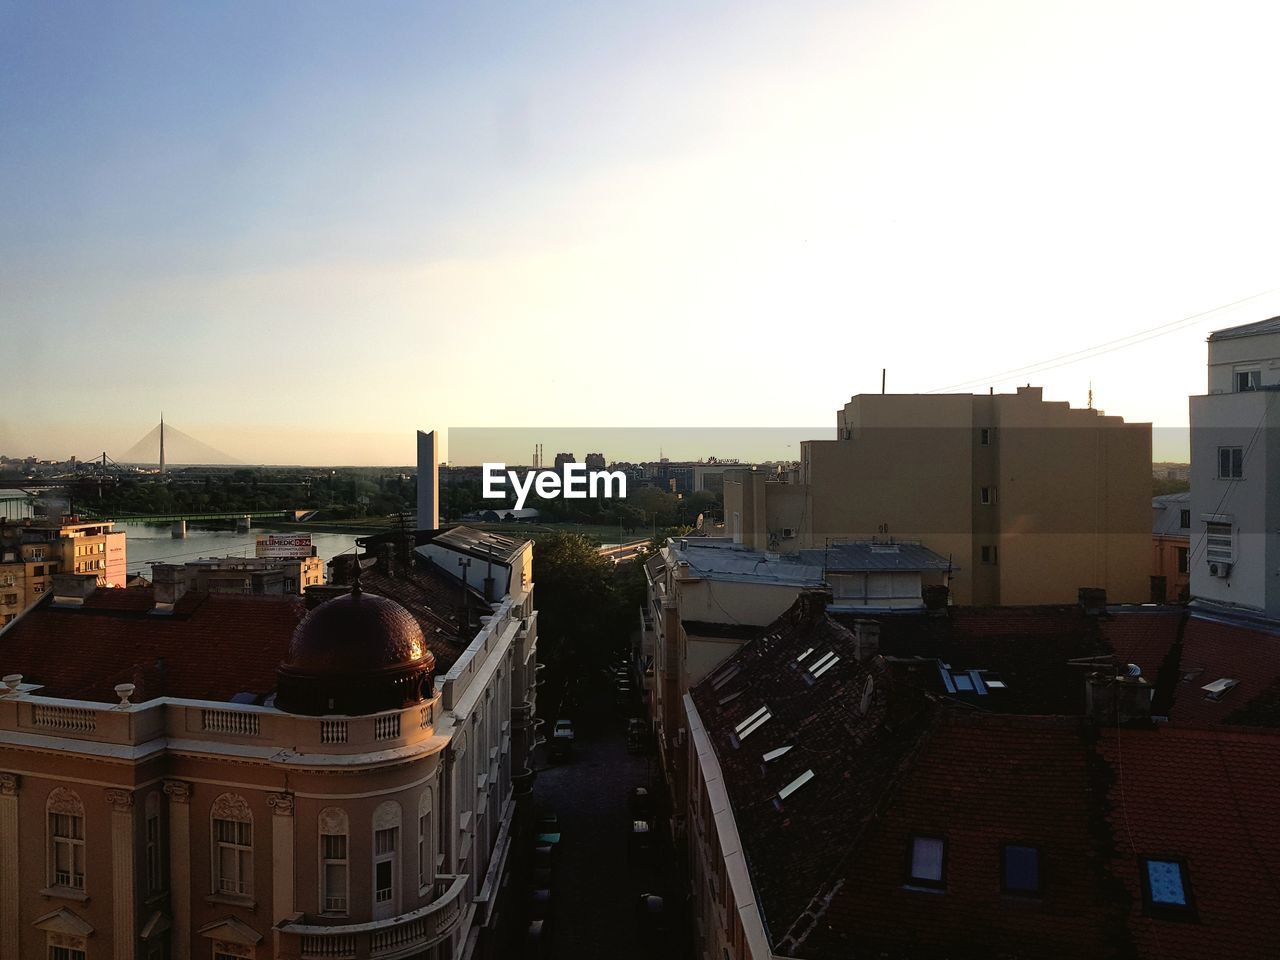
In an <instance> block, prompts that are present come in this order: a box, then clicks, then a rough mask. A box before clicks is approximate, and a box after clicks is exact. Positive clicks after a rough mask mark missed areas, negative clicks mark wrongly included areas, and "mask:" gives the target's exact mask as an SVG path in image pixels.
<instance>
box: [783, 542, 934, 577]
mask: <svg viewBox="0 0 1280 960" xmlns="http://www.w3.org/2000/svg"><path fill="white" fill-rule="evenodd" d="M800 558H801V559H802V560H803V561H804V562H805V563H811V564H815V565H817V566H819V567H823V568H825V569H826V570H828V571H834V572H836V573H844V572H851V573H853V572H862V571H879V570H902V571H913V570H946V569H948V568H949V567H950V566H951V561H949V560H948V559H947V558H946V557H944V556H941V555H939V554H937V553H934V552H933V551H932V550H930V549H929V548H928V547H926V546H924V545H923V544H919V543H875V542H872V541H862V542H858V543H838V544H832V545H831V546H830V547H827V548H826V549H825V550H801V551H800Z"/></svg>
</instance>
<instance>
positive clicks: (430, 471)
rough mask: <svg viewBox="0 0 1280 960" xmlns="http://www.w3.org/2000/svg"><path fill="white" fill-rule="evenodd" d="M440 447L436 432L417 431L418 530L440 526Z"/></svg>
mask: <svg viewBox="0 0 1280 960" xmlns="http://www.w3.org/2000/svg"><path fill="white" fill-rule="evenodd" d="M439 465H440V446H439V442H438V441H437V439H436V432H435V431H434V430H432V431H431V432H430V433H423V432H422V431H421V430H419V431H418V529H419V530H434V529H435V528H436V527H438V526H440V484H439V481H438V476H437V475H438V473H439Z"/></svg>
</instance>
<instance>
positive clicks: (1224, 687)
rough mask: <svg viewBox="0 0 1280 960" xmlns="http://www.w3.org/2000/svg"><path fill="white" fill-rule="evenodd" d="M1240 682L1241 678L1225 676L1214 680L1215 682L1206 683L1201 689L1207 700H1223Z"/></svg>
mask: <svg viewBox="0 0 1280 960" xmlns="http://www.w3.org/2000/svg"><path fill="white" fill-rule="evenodd" d="M1239 682H1240V681H1239V680H1233V679H1231V678H1230V677H1223V678H1222V679H1221V680H1215V681H1213V683H1206V684H1205V685H1204V686H1203V687H1201V688H1200V689H1201V690H1203V691H1204V698H1205V699H1206V700H1215V701H1216V700H1221V699H1222V698H1223V697H1225V696H1226V695H1227V694H1228V693H1230V692H1231V690H1232V688H1233V687H1235V686H1236V684H1238V683H1239Z"/></svg>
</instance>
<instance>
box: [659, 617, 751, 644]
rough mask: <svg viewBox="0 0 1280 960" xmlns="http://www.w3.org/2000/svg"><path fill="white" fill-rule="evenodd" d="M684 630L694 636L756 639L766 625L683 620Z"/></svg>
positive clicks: (681, 622)
mask: <svg viewBox="0 0 1280 960" xmlns="http://www.w3.org/2000/svg"><path fill="white" fill-rule="evenodd" d="M680 624H681V626H683V627H684V632H685V633H686V634H688V635H689V636H694V637H716V638H720V637H723V638H724V639H726V640H754V639H755V638H756V637H758V636H760V634H761V632H762V631H763V630H764V627H753V626H751V625H750V624H746V623H711V622H710V621H707V620H681V621H680Z"/></svg>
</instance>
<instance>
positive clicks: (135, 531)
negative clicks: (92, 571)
mask: <svg viewBox="0 0 1280 960" xmlns="http://www.w3.org/2000/svg"><path fill="white" fill-rule="evenodd" d="M23 495H24V494H23V492H22V491H21V490H11V489H5V490H0V501H3V500H5V499H6V498H17V497H22V496H23ZM6 507H7V508H8V509H6ZM6 514H8V516H9V518H10V519H15V520H16V519H19V518H22V517H29V516H31V511H30V510H29V509H27V508H26V506H25V504H17V503H13V502H12V501H11V502H10V503H8V504H2V503H0V517H2V516H5V515H6ZM115 529H116V530H123V531H124V532H125V533H126V534H128V539H127V540H126V541H125V563H126V568H127V570H128V572H129V573H130V574H135V573H140V574H142V575H143V576H144V577H146V578H147V579H150V578H151V564H152V563H184V562H186V561H187V560H198V559H200V558H201V557H252V556H253V554H254V549H255V547H256V546H257V535H258V534H260V533H285V532H287V533H299V532H304V533H305V532H310V533H311V542H312V544H313V545H314V546H315V547H316V552H317V553H318V554H319V555H320V556H322V557H324V558H325V559H326V560H329V559H332V558H333V557H336V556H337V555H338V554H340V553H347V552H349V551H351V550H353V549H355V545H356V537H357V536H363V535H365V534H358V533H354V532H348V533H338V532H334V531H332V530H325V531H314V530H313V531H307V530H306V528H305V527H303V528H299V527H296V526H295V527H288V528H284V527H276V526H271V525H269V524H267V525H263V526H257V525H255V526H254V528H253V529H252V530H250V531H249V532H248V533H236V532H235V531H234V530H232V529H229V528H228V526H227V525H226V524H222V525H217V524H213V525H209V526H198V525H196V524H194V523H189V524H187V538H186V539H185V540H175V539H174V537H173V534H172V533H171V532H170V531H171V529H172V527H171V525H170V524H167V523H164V524H149V523H121V522H117V523H116V525H115Z"/></svg>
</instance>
